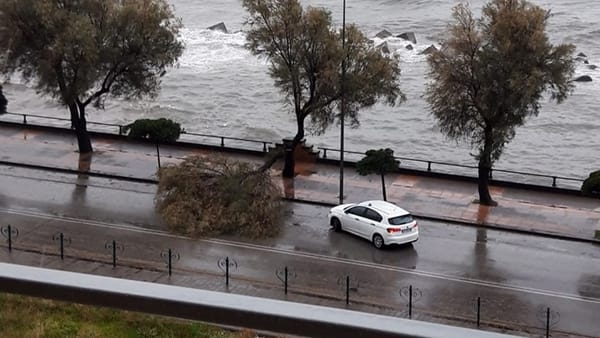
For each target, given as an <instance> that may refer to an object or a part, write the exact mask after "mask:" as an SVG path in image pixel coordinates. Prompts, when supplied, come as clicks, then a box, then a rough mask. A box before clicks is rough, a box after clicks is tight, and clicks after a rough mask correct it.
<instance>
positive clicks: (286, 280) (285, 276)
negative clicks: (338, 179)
mask: <svg viewBox="0 0 600 338" xmlns="http://www.w3.org/2000/svg"><path fill="white" fill-rule="evenodd" d="M283 284H284V287H283V289H284V292H285V294H286V295H287V285H288V268H287V265H286V266H285V269H284V282H283Z"/></svg>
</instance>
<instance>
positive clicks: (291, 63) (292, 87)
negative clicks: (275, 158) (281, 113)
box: [243, 0, 404, 177]
mask: <svg viewBox="0 0 600 338" xmlns="http://www.w3.org/2000/svg"><path fill="white" fill-rule="evenodd" d="M243 6H244V8H245V9H246V10H247V11H248V13H249V18H248V21H247V23H246V24H247V25H248V26H249V28H250V29H249V30H248V33H247V40H248V42H247V45H246V46H247V48H248V49H249V50H250V51H251V52H252V53H253V54H255V55H258V56H261V57H265V58H267V59H268V60H269V61H270V67H269V74H270V76H271V77H272V78H273V79H274V81H275V86H276V87H277V88H279V90H280V91H281V92H282V94H283V95H284V96H285V103H286V105H287V106H288V107H290V108H291V110H292V111H293V112H294V114H295V117H296V125H297V131H296V135H295V136H294V138H293V140H292V142H291V149H292V151H291V152H289V153H288V155H289V156H286V158H285V167H284V170H283V175H284V176H285V177H293V176H294V156H293V152H294V151H295V149H296V146H297V145H298V144H299V143H300V141H301V140H302V139H303V138H304V136H305V121H306V120H307V118H309V117H310V123H311V125H310V127H311V131H312V132H314V133H315V134H320V133H323V132H324V131H325V130H326V129H327V127H328V126H329V125H330V124H331V123H333V122H334V121H335V120H336V119H337V120H339V114H338V113H337V112H338V111H339V106H340V104H341V103H340V102H341V98H342V90H341V66H342V62H344V63H345V69H346V73H345V74H346V75H345V77H344V79H345V81H344V85H343V86H344V91H343V95H344V108H345V114H344V116H345V117H344V119H348V121H350V124H351V126H358V123H359V122H358V111H359V109H361V108H365V107H371V106H372V105H374V104H375V103H376V102H377V101H378V100H379V99H381V98H384V99H385V102H386V103H388V104H390V105H394V104H396V103H397V102H399V101H402V100H404V95H403V94H402V92H401V91H400V89H399V85H398V78H399V76H400V68H399V66H398V60H397V59H396V58H393V57H388V56H383V55H382V54H381V53H380V52H378V51H377V50H375V49H374V48H373V46H372V45H371V44H370V43H369V41H368V39H367V38H366V37H365V36H364V34H363V33H362V32H361V31H360V30H359V29H358V28H357V27H356V26H354V25H349V26H348V27H347V29H346V41H345V46H346V48H345V50H343V49H342V39H341V34H340V31H336V30H335V29H334V28H333V27H332V20H331V14H330V12H329V11H327V10H325V9H323V8H313V7H308V8H306V9H303V8H302V6H301V4H300V3H299V1H298V0H243Z"/></svg>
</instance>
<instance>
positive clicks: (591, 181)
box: [581, 170, 600, 196]
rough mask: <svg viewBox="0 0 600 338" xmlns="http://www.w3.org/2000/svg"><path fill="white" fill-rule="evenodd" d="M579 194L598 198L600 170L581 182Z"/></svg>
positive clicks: (599, 194)
mask: <svg viewBox="0 0 600 338" xmlns="http://www.w3.org/2000/svg"><path fill="white" fill-rule="evenodd" d="M581 192H583V193H584V194H588V195H598V196H600V170H596V171H594V172H592V173H591V174H590V176H589V177H588V178H586V179H585V181H583V184H582V185H581Z"/></svg>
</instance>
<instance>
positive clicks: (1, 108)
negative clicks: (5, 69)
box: [0, 86, 8, 115]
mask: <svg viewBox="0 0 600 338" xmlns="http://www.w3.org/2000/svg"><path fill="white" fill-rule="evenodd" d="M7 104H8V100H6V97H4V93H3V92H2V86H0V115H1V114H4V113H6V105H7Z"/></svg>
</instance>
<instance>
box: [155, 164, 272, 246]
mask: <svg viewBox="0 0 600 338" xmlns="http://www.w3.org/2000/svg"><path fill="white" fill-rule="evenodd" d="M261 169H262V168H259V167H258V166H256V165H254V164H251V163H248V162H241V161H235V160H231V159H228V158H225V157H221V156H214V155H213V156H192V157H189V158H187V159H186V160H184V161H183V162H182V163H180V164H179V165H170V166H167V167H164V168H161V169H159V171H158V178H159V183H158V191H157V196H156V208H157V210H158V212H159V213H160V215H161V216H162V217H163V219H164V220H165V222H166V223H167V224H168V225H169V227H170V228H171V230H172V231H173V232H175V233H178V234H183V235H187V236H193V237H201V236H209V235H218V234H237V235H241V236H247V237H252V238H259V237H269V236H272V235H275V234H277V233H278V231H279V220H280V218H281V190H280V188H279V187H278V186H277V185H276V184H275V183H274V182H273V180H272V177H271V175H270V173H269V171H268V170H264V169H262V170H261Z"/></svg>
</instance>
